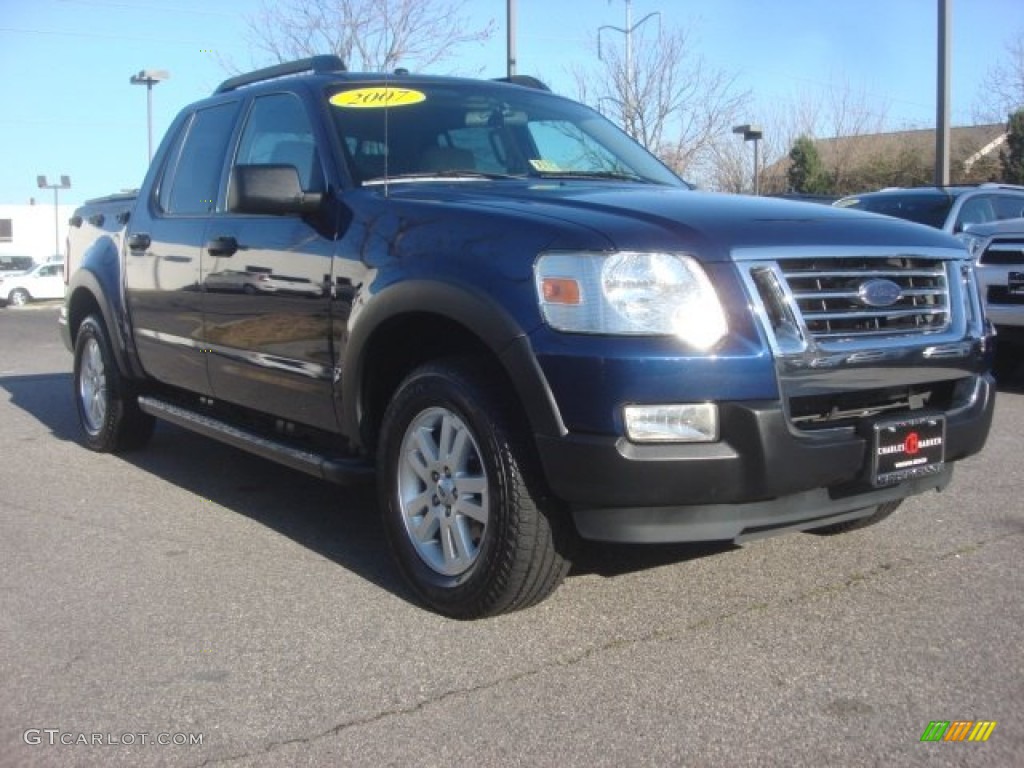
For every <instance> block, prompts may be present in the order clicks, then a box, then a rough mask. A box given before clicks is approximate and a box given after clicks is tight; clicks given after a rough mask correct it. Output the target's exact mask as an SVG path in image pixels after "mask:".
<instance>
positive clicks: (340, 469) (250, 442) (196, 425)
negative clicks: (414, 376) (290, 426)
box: [139, 395, 373, 485]
mask: <svg viewBox="0 0 1024 768" xmlns="http://www.w3.org/2000/svg"><path fill="white" fill-rule="evenodd" d="M139 408H141V409H142V410H143V411H145V412H146V413H148V414H150V415H152V416H155V417H156V418H158V419H162V420H164V421H169V422H171V423H172V424H177V425H178V426H179V427H184V428H185V429H188V430H191V431H192V432H198V433H199V434H201V435H205V436H206V437H212V438H213V439H214V440H219V441H220V442H222V443H227V444H228V445H231V446H234V447H235V448H241V449H242V450H243V451H248V452H249V453H253V454H256V455H257V456H261V457H263V458H265V459H270V460H271V461H274V462H277V463H278V464H284V465H285V466H286V467H291V468H292V469H297V470H299V471H300V472H305V473H307V474H310V475H313V476H314V477H319V478H322V479H324V480H329V481H330V482H332V483H338V484H340V485H358V484H362V483H367V482H370V481H371V480H372V479H373V467H372V466H371V465H370V464H369V463H367V462H366V461H364V460H362V459H336V458H331V457H329V456H324V455H323V454H320V453H314V452H312V451H305V450H302V449H301V448H295V447H294V446H291V445H288V444H286V443H282V442H279V441H277V440H272V439H270V438H267V437H264V436H263V435H259V434H256V433H255V432H250V431H248V430H245V429H241V428H239V427H236V426H235V425H234V424H229V423H227V422H226V421H221V420H220V419H216V418H213V417H212V416H207V415H205V414H202V413H196V412H195V411H192V410H189V409H188V408H183V407H181V406H180V405H175V404H174V403H169V402H167V401H166V400H161V399H160V398H156V397H152V396H150V395H141V396H140V397H139Z"/></svg>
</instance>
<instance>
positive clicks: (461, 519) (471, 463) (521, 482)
mask: <svg viewBox="0 0 1024 768" xmlns="http://www.w3.org/2000/svg"><path fill="white" fill-rule="evenodd" d="M479 369H480V366H479V365H475V366H474V365H473V364H471V363H470V362H468V361H462V360H450V361H440V362H437V363H431V364H428V365H424V366H423V367H421V368H419V369H417V370H416V371H414V372H413V373H412V374H411V375H410V376H408V377H407V378H406V379H405V381H404V382H402V384H401V385H400V386H399V388H398V391H397V392H396V393H395V395H394V397H393V399H392V401H391V403H390V405H389V407H388V409H387V412H386V414H385V416H384V421H383V424H382V427H381V435H380V440H379V446H378V468H379V471H378V477H379V493H380V506H381V511H382V514H383V516H384V524H385V529H386V531H387V533H388V538H389V540H390V542H391V547H392V550H393V552H394V554H395V557H396V560H397V562H398V565H399V568H400V569H401V571H402V573H403V575H404V576H405V577H406V579H407V580H408V582H409V584H410V585H411V586H412V588H413V590H414V591H415V592H416V594H417V595H418V596H419V597H420V599H422V600H423V601H424V602H425V603H426V604H427V605H428V606H429V607H431V608H432V609H434V610H436V611H438V612H439V613H442V614H445V615H447V616H452V617H455V618H463V619H468V618H478V617H482V616H489V615H495V614H499V613H503V612H506V611H512V610H517V609H520V608H525V607H527V606H530V605H533V604H535V603H537V602H540V601H541V600H543V599H544V598H545V597H547V596H548V595H549V594H550V593H551V592H552V591H554V589H555V588H556V587H557V586H558V585H559V584H560V583H561V581H562V579H563V578H564V577H565V574H566V573H567V572H568V570H569V565H570V561H569V559H568V553H567V545H568V543H569V542H570V541H571V538H572V534H571V531H570V530H569V525H568V522H567V520H566V518H565V514H564V510H563V509H561V507H560V505H559V504H558V502H556V501H555V500H554V499H552V498H550V497H549V496H548V494H547V493H546V492H545V490H544V483H543V478H542V476H541V472H540V467H539V463H538V461H537V459H536V457H535V454H534V451H533V449H532V446H531V445H530V444H529V443H528V442H527V441H526V440H525V439H524V437H523V435H522V433H521V430H520V429H518V428H517V427H518V423H517V420H516V418H515V415H514V414H515V411H514V408H513V407H512V405H511V404H510V402H509V400H508V398H507V396H506V394H505V392H504V390H503V388H502V385H501V384H500V383H499V382H498V380H497V379H496V378H494V377H490V376H488V375H486V374H484V373H482V372H481V371H480V370H479Z"/></svg>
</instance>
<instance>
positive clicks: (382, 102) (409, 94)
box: [331, 87, 427, 109]
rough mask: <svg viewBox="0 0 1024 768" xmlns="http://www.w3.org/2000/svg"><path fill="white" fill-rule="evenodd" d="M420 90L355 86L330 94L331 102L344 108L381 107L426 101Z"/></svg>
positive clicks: (402, 105) (403, 105)
mask: <svg viewBox="0 0 1024 768" xmlns="http://www.w3.org/2000/svg"><path fill="white" fill-rule="evenodd" d="M426 100H427V96H426V94H425V93H423V92H422V91H414V90H412V89H411V88H389V87H382V88H357V89H355V90H354V91H342V92H341V93H336V94H334V95H333V96H331V104H333V105H334V106H336V107H345V108H346V109H382V108H384V107H405V106H408V105H409V104H419V103H420V102H421V101H426Z"/></svg>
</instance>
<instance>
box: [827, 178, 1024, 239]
mask: <svg viewBox="0 0 1024 768" xmlns="http://www.w3.org/2000/svg"><path fill="white" fill-rule="evenodd" d="M833 205H835V206H836V207H838V208H856V209H857V210H861V211H871V212H872V213H883V214H885V215H887V216H895V217H897V218H900V219H908V220H909V221H916V222H917V223H919V224H927V225H928V226H930V227H935V228H936V229H941V230H943V231H945V232H949V233H951V234H954V235H955V234H959V233H960V232H963V230H964V228H965V227H969V226H971V225H972V224H988V223H990V222H993V221H1001V220H1003V219H1016V218H1019V217H1021V216H1024V187H1018V186H1013V185H1010V184H980V185H978V186H961V187H907V188H899V189H883V190H880V191H878V192H868V193H865V194H863V195H849V196H847V197H843V198H840V199H839V200H837V201H836V202H835V203H833Z"/></svg>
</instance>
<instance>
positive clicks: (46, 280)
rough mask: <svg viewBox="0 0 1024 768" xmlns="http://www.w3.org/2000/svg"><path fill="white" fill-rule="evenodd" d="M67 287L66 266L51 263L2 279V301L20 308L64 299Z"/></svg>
mask: <svg viewBox="0 0 1024 768" xmlns="http://www.w3.org/2000/svg"><path fill="white" fill-rule="evenodd" d="M65 287H66V286H65V285H64V265H63V264H62V263H60V262H53V261H51V262H48V263H46V264H40V265H39V266H38V267H35V268H34V269H31V270H29V271H28V272H25V273H24V274H21V275H12V276H9V277H4V278H2V279H0V300H6V301H7V303H8V304H12V305H14V306H15V307H20V306H22V305H24V304H27V303H28V302H30V301H35V300H38V299H63V298H64V290H65Z"/></svg>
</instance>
